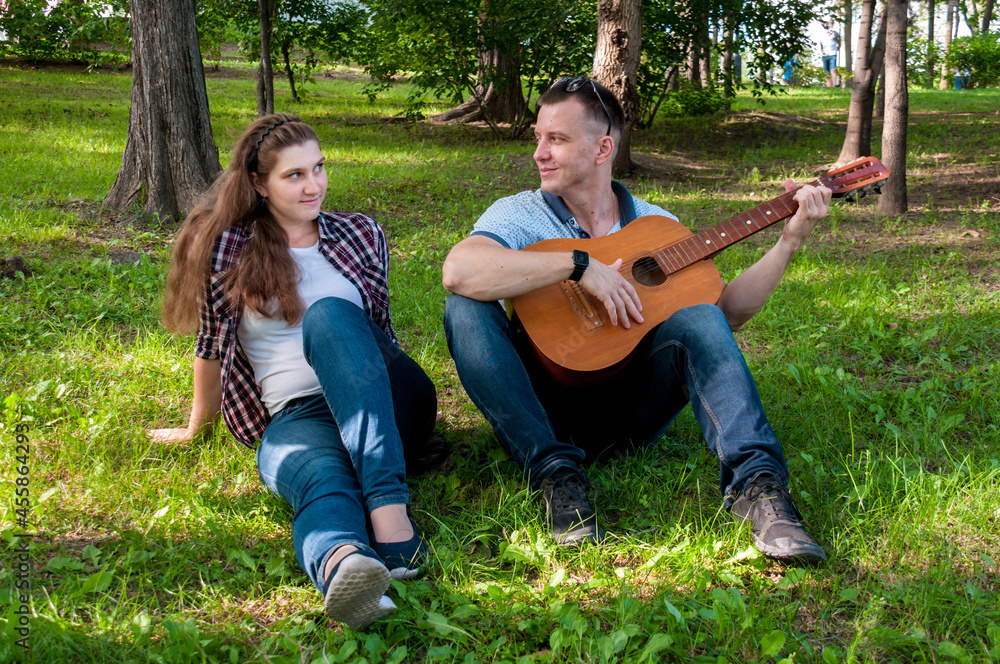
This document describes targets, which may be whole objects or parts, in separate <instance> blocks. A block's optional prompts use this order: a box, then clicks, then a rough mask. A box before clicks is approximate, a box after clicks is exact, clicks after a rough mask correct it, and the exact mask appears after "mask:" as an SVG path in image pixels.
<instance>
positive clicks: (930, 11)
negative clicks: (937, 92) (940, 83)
mask: <svg viewBox="0 0 1000 664" xmlns="http://www.w3.org/2000/svg"><path fill="white" fill-rule="evenodd" d="M935 70H936V67H935V66H934V0H927V81H928V83H927V85H928V87H934V72H935Z"/></svg>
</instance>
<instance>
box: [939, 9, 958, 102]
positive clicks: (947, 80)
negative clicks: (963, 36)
mask: <svg viewBox="0 0 1000 664" xmlns="http://www.w3.org/2000/svg"><path fill="white" fill-rule="evenodd" d="M953 21H954V22H955V23H957V21H955V0H948V17H947V18H946V19H945V31H944V56H945V57H944V58H942V62H941V82H940V83H939V84H938V88H940V89H941V90H947V89H948V87H949V86H951V70H949V69H948V49H950V48H951V35H952V31H953V28H952V22H953Z"/></svg>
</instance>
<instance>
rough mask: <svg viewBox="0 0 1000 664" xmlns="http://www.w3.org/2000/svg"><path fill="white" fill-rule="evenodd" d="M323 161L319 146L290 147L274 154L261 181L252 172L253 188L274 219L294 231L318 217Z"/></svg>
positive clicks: (322, 194) (323, 183)
mask: <svg viewBox="0 0 1000 664" xmlns="http://www.w3.org/2000/svg"><path fill="white" fill-rule="evenodd" d="M324 161H325V159H324V157H323V153H322V152H320V149H319V143H317V142H316V141H309V142H307V143H303V144H301V145H292V146H289V147H287V148H285V149H283V150H282V151H281V152H279V153H278V158H277V160H276V161H275V163H274V167H273V168H272V169H271V172H270V173H268V175H267V177H266V178H264V179H263V180H261V179H260V178H258V177H257V174H256V173H253V174H252V176H253V185H254V189H256V190H257V193H259V194H260V195H261V196H263V197H264V198H266V199H267V203H268V207H269V208H270V210H271V214H273V215H274V218H275V220H276V221H277V222H278V223H279V224H281V226H283V227H289V228H294V227H295V226H298V225H300V224H303V223H305V222H311V221H313V220H314V219H316V218H317V217H318V216H319V210H320V206H322V204H323V198H324V197H325V196H326V169H325V168H324V167H323V162H324Z"/></svg>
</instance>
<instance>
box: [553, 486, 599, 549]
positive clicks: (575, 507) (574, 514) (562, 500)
mask: <svg viewBox="0 0 1000 664" xmlns="http://www.w3.org/2000/svg"><path fill="white" fill-rule="evenodd" d="M539 488H541V490H542V503H543V504H544V505H545V519H546V521H548V524H549V527H550V528H551V529H552V537H554V538H555V540H556V542H557V543H558V544H562V545H564V546H576V545H577V544H580V543H581V542H588V541H589V542H599V541H601V540H602V539H604V531H603V530H601V527H600V526H598V525H597V515H596V514H594V508H593V507H592V506H591V504H590V499H589V498H588V495H587V494H588V493H589V491H590V482H589V481H588V480H587V476H586V475H585V474H584V473H583V471H582V470H576V469H575V468H560V469H559V470H557V471H556V472H555V473H553V474H552V475H551V476H550V477H546V478H545V479H543V480H542V481H541V483H540V485H539Z"/></svg>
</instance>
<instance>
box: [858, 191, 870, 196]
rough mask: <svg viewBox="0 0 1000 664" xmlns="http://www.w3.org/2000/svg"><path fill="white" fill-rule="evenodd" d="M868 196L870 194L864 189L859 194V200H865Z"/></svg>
mask: <svg viewBox="0 0 1000 664" xmlns="http://www.w3.org/2000/svg"><path fill="white" fill-rule="evenodd" d="M867 195H868V192H867V191H866V190H864V189H862V190H860V191H859V192H858V198H864V197H865V196H867Z"/></svg>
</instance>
